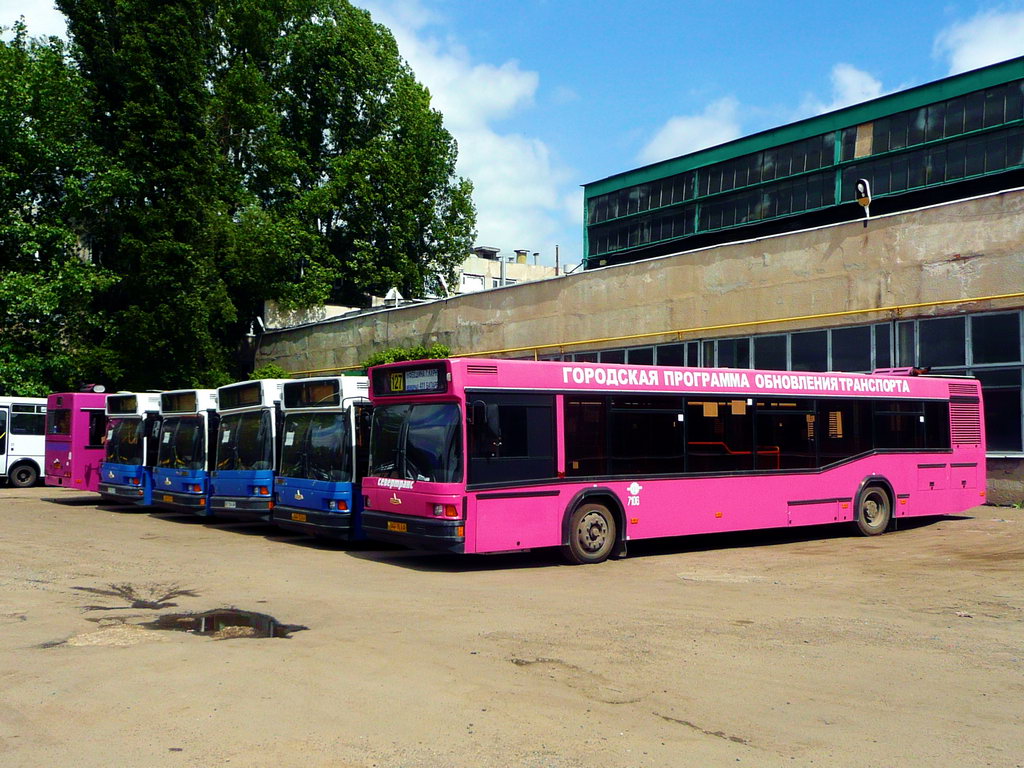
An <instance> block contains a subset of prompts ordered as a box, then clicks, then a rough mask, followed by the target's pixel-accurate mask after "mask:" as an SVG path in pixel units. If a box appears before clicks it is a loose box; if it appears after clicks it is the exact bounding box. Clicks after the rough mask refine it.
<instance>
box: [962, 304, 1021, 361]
mask: <svg viewBox="0 0 1024 768" xmlns="http://www.w3.org/2000/svg"><path fill="white" fill-rule="evenodd" d="M971 355H972V362H974V363H1015V362H1017V361H1019V360H1020V314H1019V313H1018V312H1010V313H1007V314H1005V315H975V316H973V317H972V318H971Z"/></svg>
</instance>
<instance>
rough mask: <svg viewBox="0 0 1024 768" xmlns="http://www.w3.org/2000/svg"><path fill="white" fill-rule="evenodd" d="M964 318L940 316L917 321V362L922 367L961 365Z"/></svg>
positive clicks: (964, 358)
mask: <svg viewBox="0 0 1024 768" xmlns="http://www.w3.org/2000/svg"><path fill="white" fill-rule="evenodd" d="M965 320H966V318H963V317H940V318H936V319H934V320H921V321H919V322H918V329H917V343H918V344H919V345H920V347H919V349H918V355H917V359H918V364H919V365H920V366H921V367H923V368H934V367H936V366H944V365H963V364H964V362H965V360H966V356H965V350H964V347H965V343H964V338H965V336H964V333H965V327H966V322H965Z"/></svg>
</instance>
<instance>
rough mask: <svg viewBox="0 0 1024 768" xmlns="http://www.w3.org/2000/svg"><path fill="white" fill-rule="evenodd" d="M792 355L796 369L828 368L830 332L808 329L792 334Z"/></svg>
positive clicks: (821, 369) (822, 369) (819, 369)
mask: <svg viewBox="0 0 1024 768" xmlns="http://www.w3.org/2000/svg"><path fill="white" fill-rule="evenodd" d="M790 357H791V358H792V370H794V371H827V370H828V333H827V332H826V331H806V332H804V333H794V334H792V335H791V336H790Z"/></svg>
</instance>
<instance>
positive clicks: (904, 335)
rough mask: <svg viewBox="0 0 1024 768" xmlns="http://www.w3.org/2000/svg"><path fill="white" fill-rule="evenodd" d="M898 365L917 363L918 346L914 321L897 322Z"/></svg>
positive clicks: (904, 366)
mask: <svg viewBox="0 0 1024 768" xmlns="http://www.w3.org/2000/svg"><path fill="white" fill-rule="evenodd" d="M896 341H897V346H896V354H897V361H898V362H897V363H896V365H897V366H898V367H900V368H907V367H909V366H914V365H917V347H916V345H915V344H914V321H913V320H904V321H902V322H899V323H896Z"/></svg>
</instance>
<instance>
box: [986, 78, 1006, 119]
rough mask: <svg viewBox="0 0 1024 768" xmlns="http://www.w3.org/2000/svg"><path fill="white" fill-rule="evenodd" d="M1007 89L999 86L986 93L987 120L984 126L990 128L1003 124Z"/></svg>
mask: <svg viewBox="0 0 1024 768" xmlns="http://www.w3.org/2000/svg"><path fill="white" fill-rule="evenodd" d="M1005 93H1006V87H1005V86H1002V85H1000V86H997V87H995V88H989V89H988V90H987V91H985V119H984V125H985V127H986V128H989V127H991V126H993V125H1000V124H1001V123H1002V122H1003V115H1004V114H1006V100H1005Z"/></svg>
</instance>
